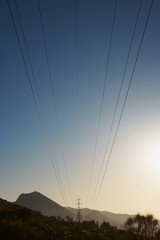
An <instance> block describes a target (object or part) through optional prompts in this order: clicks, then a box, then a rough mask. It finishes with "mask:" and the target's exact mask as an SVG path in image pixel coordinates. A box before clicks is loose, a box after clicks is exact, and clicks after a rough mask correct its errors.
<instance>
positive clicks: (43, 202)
mask: <svg viewBox="0 0 160 240" xmlns="http://www.w3.org/2000/svg"><path fill="white" fill-rule="evenodd" d="M0 200H1V199H0ZM0 203H1V201H0ZM15 203H16V204H18V205H20V206H23V207H27V208H29V209H32V210H36V211H40V212H41V213H42V214H43V215H45V216H60V217H61V218H64V219H65V218H66V217H67V216H70V217H72V218H73V219H74V217H75V212H76V211H77V210H76V209H74V208H70V207H68V208H65V207H62V206H61V205H59V204H57V203H56V202H54V201H52V200H51V199H49V198H47V197H46V196H44V195H42V194H41V193H39V192H32V193H25V194H24V193H23V194H21V195H20V196H19V197H18V199H17V200H16V202H15ZM3 204H4V203H3ZM81 214H82V220H86V221H91V220H94V221H95V222H98V223H99V224H101V223H102V222H103V221H105V222H109V223H110V224H111V225H112V226H116V227H118V228H121V227H122V225H123V224H124V222H125V221H126V220H127V219H128V218H129V217H133V215H129V214H117V213H112V212H108V211H98V210H92V209H88V208H85V209H81ZM75 220H76V219H75Z"/></svg>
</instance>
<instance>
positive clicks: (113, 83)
mask: <svg viewBox="0 0 160 240" xmlns="http://www.w3.org/2000/svg"><path fill="white" fill-rule="evenodd" d="M9 2H10V5H11V9H12V11H13V16H14V19H15V22H16V26H17V28H18V34H19V37H20V41H21V44H22V48H23V51H24V55H25V58H26V61H27V66H28V67H29V62H28V60H27V55H26V52H25V47H24V42H23V38H22V34H21V30H20V26H19V22H18V18H17V15H16V11H15V5H14V2H13V1H12V0H9ZM77 2H78V5H77V9H78V11H77V12H78V15H77V16H78V17H77V18H78V22H77V25H78V28H77V31H78V69H79V75H78V77H79V89H78V91H79V109H78V113H77V103H76V88H77V78H76V68H77V65H76V15H75V1H71V0H68V1H66V0H63V1H62V0H54V1H49V0H47V1H46V0H45V1H44V0H40V5H41V10H42V17H43V22H44V28H45V34H46V42H47V47H48V55H49V62H50V67H51V74H52V77H53V84H54V92H55V98H56V104H57V112H58V116H59V121H60V131H61V134H60V135H61V136H59V133H58V130H57V122H56V117H55V110H54V106H53V101H52V94H51V87H50V82H49V74H48V69H47V62H46V56H45V48H44V42H43V38H42V30H41V25H40V17H39V13H38V5H37V1H35V0H29V1H20V0H17V5H18V8H19V12H20V16H21V19H22V23H23V27H24V32H25V36H26V40H27V43H28V48H29V52H30V56H31V61H32V64H33V68H34V72H35V76H36V79H37V83H38V88H39V92H40V95H41V99H42V104H43V108H44V112H45V116H46V122H47V128H48V136H49V139H50V141H51V151H52V152H54V157H55V159H56V160H57V162H58V167H59V171H60V175H61V178H62V182H63V185H64V189H65V191H66V195H67V198H68V202H69V204H70V205H71V206H74V204H73V203H71V201H70V198H69V193H68V185H67V178H66V176H65V170H64V164H63V158H62V151H64V155H65V159H66V165H67V170H68V175H69V181H70V187H71V193H72V198H73V200H74V199H76V198H77V197H78V196H79V197H80V198H82V199H83V201H84V206H86V205H87V206H90V200H91V198H92V194H93V191H94V188H95V184H96V180H97V176H98V171H99V168H100V165H101V162H102V156H103V154H104V149H105V146H106V142H107V136H108V133H109V128H110V123H111V119H112V117H113V111H114V107H115V103H116V97H117V94H118V91H119V87H120V81H121V79H122V74H123V71H124V66H125V61H126V57H127V53H128V50H129V43H130V39H131V34H132V32H133V26H134V23H135V18H136V14H137V10H138V5H139V0H131V1H127V0H118V3H117V11H116V17H115V28H114V32H113V41H112V49H111V55H110V62H109V69H108V77H107V85H106V91H105V98H104V107H103V112H102V119H101V124H100V132H99V138H98V145H97V152H96V158H95V166H94V171H93V180H92V184H91V191H90V195H89V201H88V203H85V198H86V194H87V188H88V182H89V177H90V173H91V165H92V158H93V151H94V145H95V138H96V131H97V125H98V117H99V109H100V102H101V96H102V89H103V84H104V77H105V70H106V62H107V54H108V46H109V40H110V32H111V24H112V17H113V9H114V4H115V1H113V0H81V1H77ZM150 3H151V1H150V0H143V1H142V7H141V12H140V17H139V21H138V25H137V29H136V34H135V39H134V43H133V48H132V51H131V56H130V60H129V64H128V68H127V73H126V78H125V82H124V87H123V91H122V97H121V100H120V105H119V108H118V113H119V112H120V110H121V107H122V103H123V100H124V95H125V93H126V89H127V86H128V82H129V79H130V76H131V72H132V69H133V65H134V61H135V57H136V54H137V49H138V46H139V43H140V39H141V36H142V31H143V28H144V24H145V21H146V17H147V13H148V10H149V6H150ZM159 12H160V3H159V1H158V0H154V4H153V9H152V12H151V16H150V19H149V23H148V26H147V30H146V34H145V38H144V41H143V45H142V49H141V52H140V55H139V59H138V63H137V66H136V70H135V74H134V77H133V84H132V86H131V89H130V93H129V96H128V100H127V103H126V107H125V111H124V115H123V118H122V122H121V125H120V129H119V133H118V136H117V140H116V144H115V147H114V151H113V154H112V157H111V160H110V164H109V168H108V171H107V174H106V177H105V180H104V183H103V186H102V190H101V193H100V195H99V198H98V201H97V203H96V206H95V207H96V208H97V209H101V210H102V209H103V210H109V211H113V212H127V213H136V212H137V211H139V212H142V213H146V212H152V213H154V214H155V216H157V217H159V218H160V213H159V212H158V209H159V200H160V191H158V188H159V187H158V186H159V183H160V175H159V170H160V94H159V93H160V80H159V79H160V68H159V63H160V32H159V29H160V14H159ZM0 16H1V21H0V36H1V37H0V69H1V70H0V79H1V80H0V126H1V130H0V197H2V198H4V199H7V200H10V201H13V200H15V199H16V198H17V197H18V195H19V194H20V193H22V192H31V191H35V190H36V191H39V192H41V193H43V194H45V195H47V196H48V197H50V198H52V199H53V200H55V201H57V202H59V203H60V204H62V205H64V203H63V201H62V197H61V195H60V191H59V188H58V185H57V182H56V178H55V175H54V172H53V168H52V165H51V161H50V160H49V157H48V152H47V149H46V145H45V139H44V137H43V134H42V130H41V126H40V122H39V119H38V115H37V112H36V108H35V105H34V101H33V98H32V94H31V90H30V87H29V84H28V80H27V75H26V72H25V68H24V64H23V61H22V57H21V54H20V50H19V46H18V43H17V39H16V35H15V32H14V28H13V24H12V21H11V17H10V14H9V10H8V6H7V3H6V1H5V0H0ZM29 73H30V75H31V71H30V69H29ZM31 80H32V82H33V78H32V77H31ZM34 90H35V88H34ZM118 116H119V115H117V118H116V122H115V125H114V130H115V127H116V123H117V119H118ZM77 118H78V127H77ZM77 136H78V137H79V159H80V162H79V170H78V163H77V162H78V161H77ZM112 139H113V135H112ZM106 160H107V157H106ZM85 204H86V205H85Z"/></svg>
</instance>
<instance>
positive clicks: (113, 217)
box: [68, 208, 133, 228]
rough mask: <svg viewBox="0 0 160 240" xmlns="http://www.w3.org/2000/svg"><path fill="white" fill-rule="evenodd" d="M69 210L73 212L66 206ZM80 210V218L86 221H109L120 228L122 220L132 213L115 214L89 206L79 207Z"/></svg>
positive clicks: (73, 210) (72, 210)
mask: <svg viewBox="0 0 160 240" xmlns="http://www.w3.org/2000/svg"><path fill="white" fill-rule="evenodd" d="M68 210H69V211H71V212H72V213H74V212H75V209H74V208H68ZM81 212H82V219H84V220H86V221H91V220H94V221H96V222H98V223H99V224H101V223H102V222H104V221H105V222H109V223H110V224H111V225H112V226H116V227H118V228H120V227H121V226H122V225H123V224H124V222H125V221H126V220H127V219H128V218H129V217H132V216H133V215H128V214H117V213H112V212H107V211H98V210H92V209H89V208H84V209H81Z"/></svg>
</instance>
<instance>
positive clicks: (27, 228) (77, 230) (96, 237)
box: [0, 206, 160, 240]
mask: <svg viewBox="0 0 160 240" xmlns="http://www.w3.org/2000/svg"><path fill="white" fill-rule="evenodd" d="M138 217H139V221H141V220H140V215H137V217H136V218H135V219H138ZM152 217H153V216H152ZM144 218H146V217H144ZM135 219H132V221H131V219H129V220H128V222H126V223H125V228H126V229H124V230H118V229H117V228H115V227H112V226H111V225H110V224H109V223H106V222H104V223H102V224H101V225H100V226H99V225H98V223H95V222H94V221H84V222H82V223H77V222H73V221H72V219H71V218H69V217H68V218H67V219H66V221H65V220H63V219H60V218H55V217H46V216H43V215H41V214H40V213H39V212H35V211H32V210H29V209H27V208H23V207H19V206H17V207H16V206H15V207H14V208H8V209H7V208H1V209H0V239H1V240H14V239H15V240H63V239H64V240H132V239H133V240H136V239H137V240H138V239H147V240H149V239H160V238H158V233H157V234H156V223H157V222H154V225H155V226H154V231H153V232H154V236H153V235H152V236H151V235H150V236H149V235H148V236H147V235H145V236H144V235H143V234H141V233H140V232H137V231H140V230H138V229H139V226H138V225H137V223H136V222H135ZM151 220H155V219H153V218H150V219H148V222H150V221H151ZM131 222H134V224H130V223H131ZM142 225H143V224H142ZM143 226H144V225H143ZM146 226H147V225H146ZM144 229H145V228H144ZM152 230H153V229H152ZM141 231H142V230H141ZM142 232H143V231H142Z"/></svg>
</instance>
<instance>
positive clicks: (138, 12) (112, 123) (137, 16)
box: [92, 0, 142, 199]
mask: <svg viewBox="0 0 160 240" xmlns="http://www.w3.org/2000/svg"><path fill="white" fill-rule="evenodd" d="M141 5H142V0H141V1H140V3H139V6H138V11H137V15H136V20H135V24H134V28H133V33H132V37H131V41H130V45H129V51H128V54H127V58H126V63H125V67H124V72H123V75H122V80H121V84H120V89H119V93H118V97H117V101H116V106H115V109H114V114H113V118H112V122H111V127H110V131H109V135H108V139H107V144H106V147H105V151H104V155H103V159H102V164H101V168H100V171H99V174H98V180H97V183H96V188H95V191H94V194H93V198H92V199H94V197H95V194H96V191H97V188H98V184H99V180H100V176H101V173H102V169H103V165H104V161H105V156H106V153H107V151H108V146H109V142H110V138H111V133H112V130H113V125H114V121H115V117H116V114H117V108H118V105H119V100H120V96H121V92H122V87H123V84H124V79H125V75H126V70H127V66H128V62H129V58H130V53H131V49H132V45H133V40H134V36H135V31H136V28H137V23H138V19H139V14H140V10H141Z"/></svg>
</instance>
